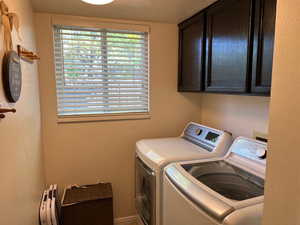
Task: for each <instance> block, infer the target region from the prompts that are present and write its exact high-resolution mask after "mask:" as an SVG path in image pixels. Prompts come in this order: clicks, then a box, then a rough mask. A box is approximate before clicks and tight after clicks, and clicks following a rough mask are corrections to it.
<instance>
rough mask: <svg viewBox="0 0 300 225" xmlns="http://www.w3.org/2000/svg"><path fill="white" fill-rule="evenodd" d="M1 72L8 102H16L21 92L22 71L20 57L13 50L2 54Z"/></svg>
mask: <svg viewBox="0 0 300 225" xmlns="http://www.w3.org/2000/svg"><path fill="white" fill-rule="evenodd" d="M2 72H3V86H4V91H5V95H6V97H7V99H8V100H9V101H10V102H17V101H18V100H19V98H20V94H21V88H22V72H21V64H20V57H19V56H18V54H17V53H16V52H15V51H9V52H7V53H6V54H5V55H4V58H3V65H2Z"/></svg>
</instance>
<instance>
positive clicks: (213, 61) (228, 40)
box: [205, 0, 252, 93]
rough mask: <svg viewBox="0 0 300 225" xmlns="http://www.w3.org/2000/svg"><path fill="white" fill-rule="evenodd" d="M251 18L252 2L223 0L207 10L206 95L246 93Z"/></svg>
mask: <svg viewBox="0 0 300 225" xmlns="http://www.w3.org/2000/svg"><path fill="white" fill-rule="evenodd" d="M251 18H252V1H251V0H226V1H221V2H218V3H216V4H214V5H212V6H211V7H210V8H208V10H207V39H206V59H207V60H206V82H205V91H207V92H222V93H245V92H248V89H249V88H250V87H249V86H250V85H249V83H250V76H249V75H250V74H249V66H251V65H250V62H251V60H250V58H251V57H252V54H251Z"/></svg>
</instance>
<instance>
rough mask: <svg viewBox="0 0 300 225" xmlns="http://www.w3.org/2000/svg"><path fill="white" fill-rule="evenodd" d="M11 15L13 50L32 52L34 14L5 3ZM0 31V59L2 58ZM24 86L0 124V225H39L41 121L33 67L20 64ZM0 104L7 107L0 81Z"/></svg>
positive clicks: (25, 3) (19, 1) (13, 0)
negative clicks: (15, 27) (14, 20)
mask: <svg viewBox="0 0 300 225" xmlns="http://www.w3.org/2000/svg"><path fill="white" fill-rule="evenodd" d="M6 3H7V5H8V6H9V8H10V10H11V11H12V12H16V13H18V15H19V17H20V21H21V36H22V39H23V41H18V40H17V39H16V33H15V32H14V33H13V37H14V47H16V45H17V43H21V44H22V45H24V47H26V48H28V49H32V50H34V49H35V42H34V40H35V38H34V27H33V14H32V9H31V5H30V3H29V0H8V1H6ZM3 53H4V49H3V28H2V29H1V38H0V55H1V59H2V57H3ZM21 66H22V73H23V77H22V79H23V86H22V95H21V98H20V100H19V101H18V102H17V103H16V104H15V105H11V106H13V107H15V108H16V109H17V113H16V114H14V115H12V114H10V115H7V118H6V119H3V120H0V127H1V128H0V129H1V135H0V143H1V147H0V153H1V156H0V180H1V185H0V224H10V225H21V224H22V225H34V224H38V206H39V201H40V197H41V192H42V188H43V186H44V180H43V163H42V160H41V158H42V156H41V120H40V104H39V92H38V73H37V66H36V64H28V63H26V62H24V61H22V64H21ZM0 103H1V104H3V105H4V106H7V101H6V99H5V97H4V93H3V88H2V81H0Z"/></svg>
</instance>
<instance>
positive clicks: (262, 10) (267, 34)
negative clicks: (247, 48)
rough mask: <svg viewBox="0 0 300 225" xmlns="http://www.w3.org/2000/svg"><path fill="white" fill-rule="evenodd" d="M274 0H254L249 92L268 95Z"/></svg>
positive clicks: (274, 12) (274, 13)
mask: <svg viewBox="0 0 300 225" xmlns="http://www.w3.org/2000/svg"><path fill="white" fill-rule="evenodd" d="M275 18H276V0H256V4H255V21H254V38H253V67H252V82H251V92H252V93H256V94H262V95H269V94H270V90H271V80H272V65H273V47H274V33H275Z"/></svg>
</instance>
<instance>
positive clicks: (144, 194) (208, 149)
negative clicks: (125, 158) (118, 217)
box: [135, 122, 232, 225]
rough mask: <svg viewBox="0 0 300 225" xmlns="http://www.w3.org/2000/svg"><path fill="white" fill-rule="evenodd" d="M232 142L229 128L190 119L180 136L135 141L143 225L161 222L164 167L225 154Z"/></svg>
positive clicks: (139, 212)
mask: <svg viewBox="0 0 300 225" xmlns="http://www.w3.org/2000/svg"><path fill="white" fill-rule="evenodd" d="M231 143H232V136H231V134H229V133H228V132H225V131H221V130H217V129H213V128H210V127H206V126H203V125H201V124H197V123H193V122H191V123H189V124H188V125H187V126H186V127H185V129H184V131H183V133H182V134H181V136H179V137H171V138H158V139H145V140H141V141H138V142H137V143H136V160H135V161H136V163H135V164H136V185H135V187H136V188H135V192H136V194H135V198H136V208H137V212H138V219H139V221H140V222H141V223H143V224H144V225H160V224H161V214H162V212H161V204H162V202H161V196H162V195H163V193H162V177H163V176H162V174H163V168H164V167H165V166H166V165H168V164H169V163H171V162H178V161H181V160H193V159H207V158H216V157H221V156H224V155H225V154H226V153H227V151H228V149H229V147H230V145H231Z"/></svg>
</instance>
